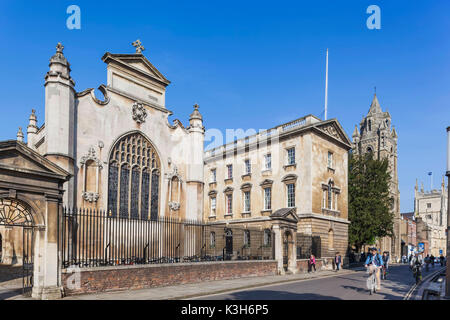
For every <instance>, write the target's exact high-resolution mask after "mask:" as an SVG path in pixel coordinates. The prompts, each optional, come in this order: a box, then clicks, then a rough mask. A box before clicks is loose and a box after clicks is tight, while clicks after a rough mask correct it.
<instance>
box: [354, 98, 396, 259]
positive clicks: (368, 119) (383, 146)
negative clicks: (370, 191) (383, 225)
mask: <svg viewBox="0 0 450 320" xmlns="http://www.w3.org/2000/svg"><path fill="white" fill-rule="evenodd" d="M352 138H353V143H352V151H353V153H354V154H355V155H360V154H365V153H373V155H374V158H375V159H388V166H389V167H388V170H389V171H390V173H391V183H390V195H391V197H392V198H393V199H394V201H393V203H392V206H391V210H392V212H393V213H394V237H392V238H390V237H385V238H383V239H380V240H378V243H377V246H378V248H380V249H381V250H382V252H383V251H388V252H390V255H391V258H393V259H394V260H397V259H399V258H400V257H401V248H402V238H401V237H402V232H401V229H402V220H401V216H400V190H399V188H398V152H397V140H398V136H397V132H396V130H395V128H394V127H393V126H392V121H391V115H390V114H389V112H388V111H385V112H383V111H382V110H381V106H380V103H379V102H378V98H377V95H376V94H375V95H374V97H373V100H372V103H371V105H370V108H369V112H368V113H367V115H366V116H365V117H364V118H363V119H362V120H361V122H360V124H359V129H358V126H357V125H355V130H354V131H353V135H352Z"/></svg>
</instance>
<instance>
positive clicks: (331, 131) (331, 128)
mask: <svg viewBox="0 0 450 320" xmlns="http://www.w3.org/2000/svg"><path fill="white" fill-rule="evenodd" d="M322 130H323V131H325V132H326V133H328V134H329V135H330V136H332V137H335V138H336V139H339V140H341V137H340V136H339V133H338V132H337V130H336V128H335V127H334V126H326V127H323V128H322Z"/></svg>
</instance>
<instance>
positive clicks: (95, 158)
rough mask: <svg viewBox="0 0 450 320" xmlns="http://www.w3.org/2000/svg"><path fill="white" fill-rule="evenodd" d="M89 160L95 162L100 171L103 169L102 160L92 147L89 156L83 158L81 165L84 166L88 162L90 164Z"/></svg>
mask: <svg viewBox="0 0 450 320" xmlns="http://www.w3.org/2000/svg"><path fill="white" fill-rule="evenodd" d="M89 160H92V161H94V162H95V164H96V165H97V166H98V167H99V168H100V169H102V168H103V165H102V162H101V161H100V159H99V158H98V157H97V152H95V149H94V147H90V148H89V151H88V154H87V155H85V156H82V157H81V160H80V164H81V165H82V166H83V165H85V164H86V162H88V161H89Z"/></svg>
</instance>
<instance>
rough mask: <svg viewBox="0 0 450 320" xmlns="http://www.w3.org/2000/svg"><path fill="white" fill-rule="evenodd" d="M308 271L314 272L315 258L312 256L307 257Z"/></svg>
mask: <svg viewBox="0 0 450 320" xmlns="http://www.w3.org/2000/svg"><path fill="white" fill-rule="evenodd" d="M312 269H314V271H312ZM309 271H310V272H311V271H312V272H316V257H315V256H314V255H313V254H312V255H311V256H310V257H309Z"/></svg>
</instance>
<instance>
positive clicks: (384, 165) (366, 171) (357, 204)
mask: <svg viewBox="0 0 450 320" xmlns="http://www.w3.org/2000/svg"><path fill="white" fill-rule="evenodd" d="M390 179H391V176H390V173H389V166H388V161H387V159H383V160H375V159H373V156H372V154H371V153H369V154H365V155H361V156H356V155H352V154H351V155H350V157H349V179H348V197H349V207H348V218H349V220H350V226H349V244H350V245H353V246H355V247H356V249H357V250H358V252H359V250H360V249H361V247H362V246H363V245H366V244H371V243H374V242H375V239H377V238H382V237H385V236H392V235H393V229H394V228H393V226H394V214H393V213H392V212H391V210H390V208H391V206H392V203H393V198H392V197H391V196H390V193H389V183H390Z"/></svg>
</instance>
